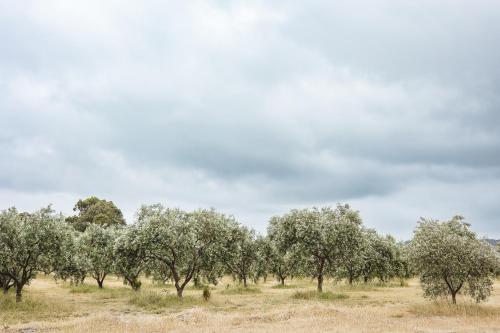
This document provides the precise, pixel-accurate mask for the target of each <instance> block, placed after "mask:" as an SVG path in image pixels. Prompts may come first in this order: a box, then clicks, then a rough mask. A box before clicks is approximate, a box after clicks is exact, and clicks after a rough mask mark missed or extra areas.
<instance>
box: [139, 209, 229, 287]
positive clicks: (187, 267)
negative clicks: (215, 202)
mask: <svg viewBox="0 0 500 333" xmlns="http://www.w3.org/2000/svg"><path fill="white" fill-rule="evenodd" d="M234 223H235V222H234V219H232V218H230V217H226V216H225V215H223V214H220V213H217V212H216V211H215V210H213V209H211V210H196V211H194V212H185V211H182V210H180V209H170V208H164V207H163V206H161V205H159V204H157V205H152V206H143V207H142V208H141V209H140V210H139V212H138V214H137V225H138V228H139V229H140V235H141V236H140V237H141V240H140V241H141V244H144V246H145V250H146V257H147V258H148V259H149V260H151V261H152V263H153V265H152V267H155V266H157V267H158V265H162V266H166V267H168V269H169V270H170V273H171V278H172V279H173V281H174V285H175V287H176V290H177V295H178V296H179V297H182V293H183V291H184V288H185V286H186V285H187V284H188V283H189V282H190V281H191V279H192V278H193V277H194V276H195V274H197V273H199V274H201V275H202V276H206V277H207V278H209V279H212V280H214V279H215V278H217V277H219V276H220V275H221V274H222V271H221V264H220V258H221V257H222V256H223V255H224V254H225V249H224V248H223V242H224V240H225V239H227V231H228V228H229V225H230V224H234ZM155 263H156V264H155Z"/></svg>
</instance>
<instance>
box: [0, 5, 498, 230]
mask: <svg viewBox="0 0 500 333" xmlns="http://www.w3.org/2000/svg"><path fill="white" fill-rule="evenodd" d="M497 9H498V5H497V4H496V3H494V2H487V1H479V2H477V3H475V4H474V6H472V5H471V4H470V2H460V3H458V4H457V3H456V2H454V1H453V2H452V1H443V2H439V3H436V2H434V1H422V2H419V3H418V4H417V3H414V2H405V1H403V2H401V1H382V2H377V3H376V4H375V3H373V2H368V1H353V2H349V3H329V2H325V1H310V2H308V3H307V4H306V3H303V2H301V3H299V2H295V3H294V2H281V1H278V2H274V3H269V2H261V1H255V2H254V1H252V2H224V1H223V2H218V1H213V2H200V3H198V2H196V3H187V2H178V3H169V4H164V3H161V2H156V1H145V2H142V3H141V4H138V3H134V2H121V1H120V2H113V1H111V2H106V3H101V2H98V1H86V2H80V3H74V4H73V5H72V6H67V5H65V4H64V3H58V2H52V1H47V2H46V3H43V4H42V3H39V2H24V3H21V2H19V3H16V4H15V5H12V6H11V5H9V6H7V5H5V4H4V5H0V39H1V40H2V41H3V44H4V47H3V48H2V49H3V50H4V52H2V53H1V54H0V154H1V156H2V163H1V164H0V204H1V205H3V206H6V205H10V204H18V205H27V206H29V207H31V205H32V204H33V203H35V202H36V203H39V202H40V200H41V199H40V198H41V196H46V197H47V199H48V200H49V199H51V200H52V199H53V200H55V201H56V202H54V203H55V204H56V207H57V206H58V204H60V205H61V206H64V207H61V208H60V209H62V210H65V211H68V209H69V210H70V209H71V207H66V206H68V204H67V202H68V201H69V200H70V199H69V198H78V197H82V196H85V195H90V194H96V195H101V196H106V197H108V198H109V199H111V200H115V201H116V202H117V203H118V204H121V205H122V207H123V209H124V211H125V212H126V215H127V218H128V219H129V220H131V219H132V215H133V211H134V210H135V209H136V208H137V207H138V206H139V205H140V204H141V203H144V202H155V201H162V202H165V203H166V204H172V205H179V206H183V207H193V208H194V207H197V206H215V207H219V208H220V209H222V210H224V211H225V212H228V213H231V214H235V215H236V216H237V217H241V219H242V220H243V221H244V222H245V223H248V224H251V225H252V226H255V227H257V228H259V230H264V229H265V223H266V219H267V218H268V217H269V216H271V215H273V214H277V213H283V212H284V211H286V210H287V209H290V208H292V207H299V206H307V205H323V204H335V203H336V202H338V201H346V200H349V201H351V202H353V203H354V204H355V205H356V204H358V205H359V209H361V210H362V214H366V215H364V216H365V221H366V223H367V224H369V225H373V226H377V227H378V228H380V229H381V230H384V231H387V232H389V231H391V230H392V232H393V233H395V234H397V235H400V236H403V237H408V236H409V234H410V230H411V228H412V227H413V224H414V221H415V220H416V218H418V215H420V214H422V215H432V214H436V215H439V217H441V216H442V217H443V218H445V217H446V216H444V215H446V214H448V213H450V214H451V211H452V210H453V209H456V211H454V212H453V213H457V212H460V211H461V210H462V209H463V211H464V214H465V213H467V214H469V215H470V216H471V217H473V218H474V219H476V220H477V224H478V230H480V231H481V232H483V233H490V235H493V234H498V228H496V227H494V226H492V224H491V223H492V221H494V218H495V216H496V215H497V213H498V210H497V209H496V208H495V207H496V203H495V202H494V200H489V199H487V198H486V197H487V195H486V194H485V193H490V196H495V195H497V193H496V192H497V191H496V190H495V189H494V188H493V187H492V185H491V184H496V183H497V182H498V181H499V177H500V160H499V156H500V132H498V129H497V124H498V122H499V121H500V113H498V109H499V107H500V99H499V98H498V90H499V85H500V71H499V69H498V66H497V64H496V63H497V60H496V59H498V58H500V54H499V53H500V47H498V45H500V43H499V40H498V39H499V37H498V34H496V33H495V32H496V31H499V30H500V23H499V22H500V18H499V17H498V12H499V11H498V10H497ZM460 189H462V190H463V192H464V193H466V194H463V195H458V196H457V195H455V194H454V193H455V192H456V191H460ZM428 193H439V194H440V195H439V196H437V195H429V194H428ZM429 197H430V198H432V199H433V200H434V201H429V200H428V198H429ZM8 198H18V199H19V200H21V201H23V202H20V203H16V202H13V201H10V199H8ZM474 198H482V202H481V203H480V204H477V205H474V204H471V201H474V200H475V199H474ZM12 200H13V199H12ZM443 201H444V206H445V207H444V208H443ZM30 202H31V203H30ZM363 210H365V211H366V213H365V212H364V211H363ZM403 220H405V222H404V223H402V222H401V221H403ZM488 226H490V227H488Z"/></svg>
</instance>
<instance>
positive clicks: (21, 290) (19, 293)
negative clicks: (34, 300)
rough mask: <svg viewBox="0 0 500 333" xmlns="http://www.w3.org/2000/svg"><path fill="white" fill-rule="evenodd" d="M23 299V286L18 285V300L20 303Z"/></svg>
mask: <svg viewBox="0 0 500 333" xmlns="http://www.w3.org/2000/svg"><path fill="white" fill-rule="evenodd" d="M22 299H23V286H22V285H18V286H16V302H17V303H19V302H21V300H22Z"/></svg>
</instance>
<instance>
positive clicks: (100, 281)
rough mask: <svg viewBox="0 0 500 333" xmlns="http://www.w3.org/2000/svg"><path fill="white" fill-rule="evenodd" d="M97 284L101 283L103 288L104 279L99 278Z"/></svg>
mask: <svg viewBox="0 0 500 333" xmlns="http://www.w3.org/2000/svg"><path fill="white" fill-rule="evenodd" d="M97 284H98V285H99V289H102V287H103V284H104V279H102V280H99V279H97Z"/></svg>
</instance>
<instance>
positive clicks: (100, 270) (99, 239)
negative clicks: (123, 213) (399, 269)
mask: <svg viewBox="0 0 500 333" xmlns="http://www.w3.org/2000/svg"><path fill="white" fill-rule="evenodd" d="M117 233H118V230H117V229H115V228H107V227H104V226H101V225H98V224H90V225H89V226H88V227H87V228H86V229H85V231H84V232H83V233H82V234H81V236H80V237H79V239H78V243H77V248H78V251H81V253H82V259H83V261H84V263H82V265H83V266H85V267H88V274H89V275H90V276H91V277H92V278H94V279H95V280H96V281H97V284H98V285H99V288H102V287H103V283H104V279H105V278H106V276H107V275H108V274H110V273H112V272H113V271H114V258H113V247H114V242H115V238H116V236H117Z"/></svg>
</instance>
